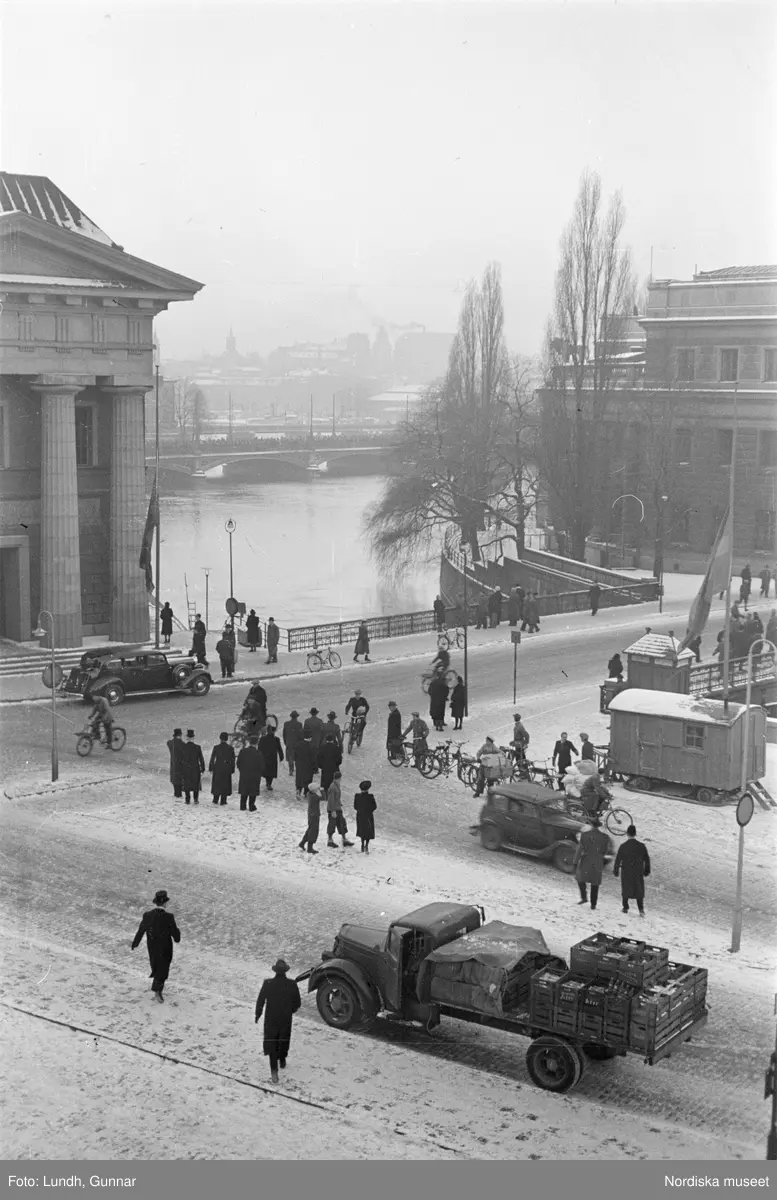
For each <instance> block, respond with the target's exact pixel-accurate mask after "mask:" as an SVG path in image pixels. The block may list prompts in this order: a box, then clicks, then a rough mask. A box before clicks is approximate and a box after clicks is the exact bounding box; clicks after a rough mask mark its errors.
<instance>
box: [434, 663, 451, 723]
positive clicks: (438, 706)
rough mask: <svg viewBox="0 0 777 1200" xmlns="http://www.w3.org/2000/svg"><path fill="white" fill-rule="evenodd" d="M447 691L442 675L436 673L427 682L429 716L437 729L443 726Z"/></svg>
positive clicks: (448, 689)
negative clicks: (428, 682) (429, 681)
mask: <svg viewBox="0 0 777 1200" xmlns="http://www.w3.org/2000/svg"><path fill="white" fill-rule="evenodd" d="M449 691H450V688H449V687H448V685H447V683H446V682H445V676H444V675H436V676H435V677H434V679H432V682H431V683H430V684H429V716H430V717H431V719H432V724H433V725H434V727H435V729H437V730H443V729H444V728H445V705H446V703H447V700H448V693H449Z"/></svg>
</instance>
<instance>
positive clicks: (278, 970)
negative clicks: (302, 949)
mask: <svg viewBox="0 0 777 1200" xmlns="http://www.w3.org/2000/svg"><path fill="white" fill-rule="evenodd" d="M288 970H289V964H288V963H287V962H286V961H285V959H283V958H279V959H278V961H277V962H276V964H275V966H274V967H273V971H274V972H275V974H276V975H285V974H286V972H287V971H288Z"/></svg>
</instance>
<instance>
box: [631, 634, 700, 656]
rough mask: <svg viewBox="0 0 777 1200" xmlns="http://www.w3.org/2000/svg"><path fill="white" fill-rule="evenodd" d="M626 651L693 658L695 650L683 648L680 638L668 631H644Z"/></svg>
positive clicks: (648, 654)
mask: <svg viewBox="0 0 777 1200" xmlns="http://www.w3.org/2000/svg"><path fill="white" fill-rule="evenodd" d="M626 653H627V654H643V655H644V656H645V657H646V658H679V659H683V658H693V651H692V650H681V649H680V642H679V640H678V639H677V638H676V637H670V635H669V634H668V633H644V634H643V635H642V637H641V638H640V639H639V641H636V642H635V643H634V645H633V646H629V647H628V649H627V650H626Z"/></svg>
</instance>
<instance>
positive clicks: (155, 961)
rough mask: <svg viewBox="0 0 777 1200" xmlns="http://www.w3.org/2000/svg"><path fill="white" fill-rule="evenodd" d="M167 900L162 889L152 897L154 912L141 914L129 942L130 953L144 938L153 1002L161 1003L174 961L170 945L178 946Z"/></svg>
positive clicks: (177, 935) (168, 899)
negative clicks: (130, 945) (149, 968)
mask: <svg viewBox="0 0 777 1200" xmlns="http://www.w3.org/2000/svg"><path fill="white" fill-rule="evenodd" d="M169 903H170V897H169V896H168V894H167V892H166V891H164V889H162V890H160V891H158V892H157V894H156V895H155V896H154V908H152V909H149V911H148V912H145V913H143V919H142V920H141V922H140V925H139V926H138V932H137V933H136V934H135V936H134V938H133V939H132V949H133V950H137V948H138V946H139V945H140V943H141V942H142V941H143V938H144V937H145V939H146V945H147V947H148V958H149V962H150V964H151V978H152V983H151V991H152V992H153V993H154V999H155V1000H157V1001H158V1002H159V1003H160V1004H163V1003H164V996H163V995H162V991H163V989H164V986H165V983H166V982H167V976H168V975H169V974H170V963H171V962H172V961H173V942H180V940H181V934H180V930H179V929H178V926H177V925H176V923H175V917H174V916H173V914H172V913H169V912H167V905H168V904H169Z"/></svg>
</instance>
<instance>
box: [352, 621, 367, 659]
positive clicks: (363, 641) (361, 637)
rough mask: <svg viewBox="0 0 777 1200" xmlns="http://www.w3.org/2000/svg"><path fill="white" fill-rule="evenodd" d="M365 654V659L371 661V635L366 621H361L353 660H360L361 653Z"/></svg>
mask: <svg viewBox="0 0 777 1200" xmlns="http://www.w3.org/2000/svg"><path fill="white" fill-rule="evenodd" d="M360 654H363V655H364V661H365V662H369V661H370V635H369V632H368V630H367V626H366V625H365V623H364V621H360V622H359V632H358V634H357V635H356V645H355V646H354V648H353V661H354V662H358V661H359V655H360Z"/></svg>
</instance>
